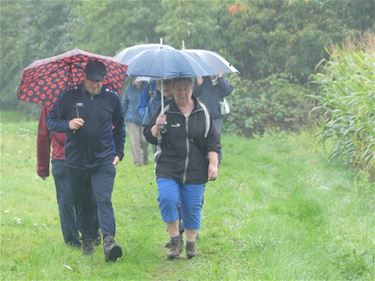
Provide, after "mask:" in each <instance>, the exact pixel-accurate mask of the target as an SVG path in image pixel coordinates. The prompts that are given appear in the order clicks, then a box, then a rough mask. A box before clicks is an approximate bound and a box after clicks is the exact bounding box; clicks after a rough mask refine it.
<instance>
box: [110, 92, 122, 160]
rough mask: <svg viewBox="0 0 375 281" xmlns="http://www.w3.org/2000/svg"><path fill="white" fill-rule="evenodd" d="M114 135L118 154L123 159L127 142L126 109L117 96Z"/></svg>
mask: <svg viewBox="0 0 375 281" xmlns="http://www.w3.org/2000/svg"><path fill="white" fill-rule="evenodd" d="M113 126H114V128H113V136H114V141H115V146H116V155H117V156H118V157H119V158H120V160H122V158H123V157H124V144H125V126H124V110H123V107H122V105H121V102H120V99H119V98H118V97H117V96H116V100H115V110H114V118H113Z"/></svg>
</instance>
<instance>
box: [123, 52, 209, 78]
mask: <svg viewBox="0 0 375 281" xmlns="http://www.w3.org/2000/svg"><path fill="white" fill-rule="evenodd" d="M127 73H128V75H133V76H145V77H150V78H154V79H166V78H177V77H197V76H207V75H212V74H215V72H214V70H213V69H212V68H211V67H210V66H208V65H207V64H206V63H204V62H203V61H202V60H200V59H199V58H193V57H192V56H191V55H189V54H187V53H184V52H182V51H180V50H176V49H168V48H164V45H161V46H159V48H157V49H149V50H146V51H143V52H141V53H140V54H138V55H137V56H135V57H134V58H133V60H132V62H131V63H130V64H129V67H128V71H127Z"/></svg>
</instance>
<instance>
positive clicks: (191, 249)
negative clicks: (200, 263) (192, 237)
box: [186, 241, 197, 259]
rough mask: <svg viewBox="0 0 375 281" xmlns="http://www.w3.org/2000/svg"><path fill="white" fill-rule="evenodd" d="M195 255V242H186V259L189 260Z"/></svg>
mask: <svg viewBox="0 0 375 281" xmlns="http://www.w3.org/2000/svg"><path fill="white" fill-rule="evenodd" d="M196 255H197V250H196V248H195V242H191V241H186V257H187V258H188V259H191V258H193V257H195V256H196Z"/></svg>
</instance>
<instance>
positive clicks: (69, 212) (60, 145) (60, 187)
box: [36, 106, 81, 247]
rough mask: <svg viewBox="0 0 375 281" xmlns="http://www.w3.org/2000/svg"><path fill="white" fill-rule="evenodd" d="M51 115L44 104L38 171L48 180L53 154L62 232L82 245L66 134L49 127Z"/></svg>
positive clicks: (67, 239)
mask: <svg viewBox="0 0 375 281" xmlns="http://www.w3.org/2000/svg"><path fill="white" fill-rule="evenodd" d="M47 115H48V108H47V107H46V106H43V107H42V108H41V112H40V116H39V125H38V135H37V169H36V173H37V175H38V176H39V177H41V178H42V179H43V180H45V179H46V178H47V177H48V176H49V171H50V169H49V168H50V158H52V161H51V163H52V176H53V180H54V182H55V188H56V197H57V205H58V210H59V217H60V225H61V232H62V235H63V238H64V241H65V243H66V244H67V245H69V246H72V247H81V241H80V236H79V233H78V227H77V220H76V214H75V206H74V200H73V192H72V190H71V188H70V185H69V179H68V176H67V171H66V168H65V165H64V145H65V140H66V134H65V133H58V132H51V131H49V130H48V128H47ZM51 147H52V154H51Z"/></svg>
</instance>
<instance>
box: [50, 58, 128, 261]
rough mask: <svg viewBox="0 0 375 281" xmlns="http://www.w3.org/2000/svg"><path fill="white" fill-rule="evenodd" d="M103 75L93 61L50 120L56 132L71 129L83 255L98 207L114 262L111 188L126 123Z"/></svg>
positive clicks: (89, 247) (89, 248)
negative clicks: (105, 84)
mask: <svg viewBox="0 0 375 281" xmlns="http://www.w3.org/2000/svg"><path fill="white" fill-rule="evenodd" d="M105 75H106V67H105V65H104V64H103V63H102V62H100V61H97V60H92V61H89V62H88V63H87V64H86V67H85V74H84V81H83V83H82V84H81V85H79V86H78V87H77V88H74V89H71V90H68V91H66V92H65V93H62V94H61V95H60V96H59V98H58V100H57V101H56V103H55V104H54V106H53V108H52V110H51V111H50V112H49V114H48V121H47V124H48V128H49V129H50V130H52V131H57V132H66V133H67V141H66V145H65V165H66V167H67V171H68V178H69V179H70V184H71V187H72V190H73V196H74V201H75V204H76V206H77V216H78V219H79V222H80V223H79V228H80V232H81V234H82V252H83V254H84V255H89V256H92V255H93V239H95V236H96V234H95V232H96V231H95V223H94V218H95V212H97V217H98V220H99V225H100V230H101V232H102V234H103V240H104V241H103V247H104V256H105V260H106V261H116V260H117V259H118V258H119V257H121V256H122V249H121V247H120V246H119V245H118V244H117V242H116V241H115V234H116V224H115V217H114V211H113V207H112V191H113V186H114V179H115V176H116V166H117V164H118V163H119V161H121V159H122V158H123V156H124V143H125V128H124V115H123V111H122V107H121V103H120V99H119V97H118V96H117V94H116V93H114V92H112V91H110V90H109V89H107V88H105V87H103V80H104V77H105ZM90 194H92V195H90ZM91 196H93V198H94V199H95V203H96V206H95V204H92V200H91Z"/></svg>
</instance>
